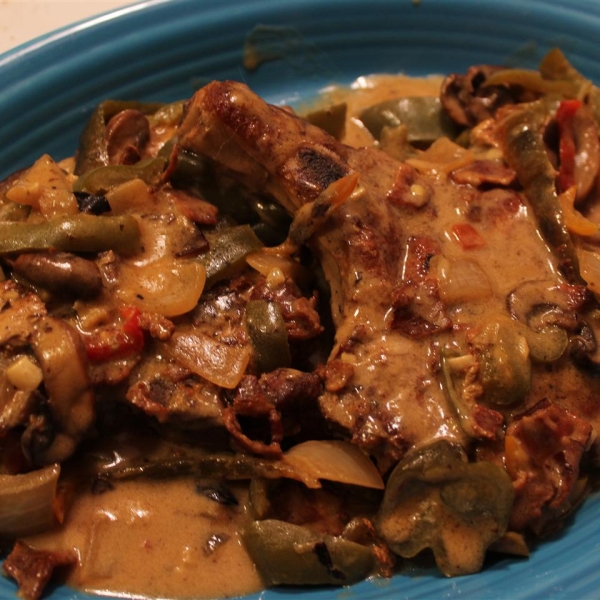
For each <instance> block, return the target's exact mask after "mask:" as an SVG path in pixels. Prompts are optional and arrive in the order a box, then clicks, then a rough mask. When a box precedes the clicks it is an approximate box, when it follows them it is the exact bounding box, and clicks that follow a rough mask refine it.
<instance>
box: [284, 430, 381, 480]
mask: <svg viewBox="0 0 600 600" xmlns="http://www.w3.org/2000/svg"><path fill="white" fill-rule="evenodd" d="M283 460H284V461H285V462H286V463H288V464H290V465H292V466H293V467H295V468H296V469H297V470H298V471H300V472H304V473H307V474H309V475H310V476H311V477H314V478H315V479H327V480H328V481H337V482H339V483H347V484H351V485H358V486H361V487H367V488H374V489H377V490H382V489H383V488H384V487H385V485H384V483H383V479H381V475H380V474H379V471H378V470H377V468H376V467H375V465H374V464H373V463H372V462H371V460H370V459H369V457H368V456H367V455H366V454H365V453H364V452H362V451H361V450H360V449H359V448H357V447H356V446H353V445H352V444H350V443H348V442H342V441H337V440H310V441H308V442H303V443H301V444H298V445H296V446H294V447H292V448H290V450H288V452H286V454H285V456H284V458H283Z"/></svg>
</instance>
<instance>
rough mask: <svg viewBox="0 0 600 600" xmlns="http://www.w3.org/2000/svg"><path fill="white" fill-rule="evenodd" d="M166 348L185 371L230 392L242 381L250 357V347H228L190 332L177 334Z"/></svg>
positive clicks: (207, 337) (205, 336)
mask: <svg viewBox="0 0 600 600" xmlns="http://www.w3.org/2000/svg"><path fill="white" fill-rule="evenodd" d="M167 347H168V349H169V352H170V354H171V355H172V356H173V358H175V359H176V360H177V361H178V362H180V363H181V364H182V365H183V366H184V367H186V368H188V369H189V370H190V371H192V372H193V373H196V374H197V375H200V376H201V377H204V379H206V380H207V381H210V382H211V383H214V384H215V385H220V386H221V387H224V388H227V389H233V388H234V387H235V386H236V385H237V384H238V383H239V382H240V381H241V379H242V375H243V374H244V372H245V371H246V366H247V365H248V361H249V360H250V353H251V350H250V347H249V346H239V345H238V346H228V345H226V344H223V343H222V342H219V341H217V340H215V339H214V338H211V337H209V336H207V335H203V334H201V333H193V332H187V333H185V332H180V333H176V334H175V335H174V336H173V337H172V338H171V340H170V341H169V344H168V346H167Z"/></svg>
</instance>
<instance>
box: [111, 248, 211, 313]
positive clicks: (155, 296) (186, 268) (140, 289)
mask: <svg viewBox="0 0 600 600" xmlns="http://www.w3.org/2000/svg"><path fill="white" fill-rule="evenodd" d="M205 283H206V270H205V268H204V265H203V264H202V263H201V262H199V261H197V260H194V259H189V258H172V257H163V258H159V259H158V260H155V261H152V262H149V263H147V264H144V265H135V264H126V263H123V264H122V265H121V268H120V271H119V287H118V288H117V290H116V295H117V297H118V298H119V300H121V301H122V302H123V303H124V304H126V305H133V306H137V307H138V308H139V309H140V310H145V311H149V312H156V313H158V314H161V315H163V316H165V317H176V316H179V315H183V314H185V313H186V312H189V311H190V310H192V309H193V308H194V307H195V306H196V304H198V300H199V299H200V296H201V295H202V291H203V290H204V284H205Z"/></svg>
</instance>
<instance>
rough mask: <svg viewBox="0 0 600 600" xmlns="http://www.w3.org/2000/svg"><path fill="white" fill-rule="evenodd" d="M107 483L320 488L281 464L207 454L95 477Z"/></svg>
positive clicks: (131, 464)
mask: <svg viewBox="0 0 600 600" xmlns="http://www.w3.org/2000/svg"><path fill="white" fill-rule="evenodd" d="M96 474H97V476H98V477H99V478H101V479H105V480H107V481H128V480H132V479H138V478H147V479H155V480H156V479H173V478H176V477H189V476H194V477H218V478H219V479H226V480H228V481H241V480H246V479H254V478H256V477H260V478H265V479H280V478H282V477H285V478H287V479H294V480H296V481H300V482H302V483H303V484H304V485H306V486H307V487H308V488H311V489H318V488H320V487H321V484H320V483H319V481H318V480H317V479H315V478H314V477H312V476H311V475H310V474H308V473H304V472H301V471H300V470H298V469H297V468H295V467H293V466H291V465H289V464H288V463H286V462H285V461H281V460H267V459H264V458H259V457H256V456H249V455H246V454H226V453H216V454H206V455H204V456H190V457H182V458H159V459H151V460H147V459H144V460H131V461H128V462H127V464H126V465H116V466H110V467H102V468H100V469H99V470H98V472H97V473H96Z"/></svg>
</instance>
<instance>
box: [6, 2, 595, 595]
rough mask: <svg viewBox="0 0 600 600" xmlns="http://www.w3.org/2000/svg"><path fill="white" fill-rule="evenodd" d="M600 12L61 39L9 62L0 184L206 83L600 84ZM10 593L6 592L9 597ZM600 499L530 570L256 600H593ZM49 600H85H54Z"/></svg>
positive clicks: (284, 5) (442, 6)
mask: <svg viewBox="0 0 600 600" xmlns="http://www.w3.org/2000/svg"><path fill="white" fill-rule="evenodd" d="M257 26H261V27H262V29H261V35H262V39H263V49H267V50H268V51H269V52H270V54H271V56H272V60H269V61H267V62H264V63H263V64H262V65H261V66H260V67H259V68H258V69H256V70H254V71H249V70H247V69H245V68H244V66H243V47H244V40H245V39H246V36H247V35H248V34H250V32H252V31H254V32H256V29H255V28H256V27H257ZM599 40H600V3H597V2H596V1H595V0H578V1H577V2H575V1H574V0H564V1H556V0H545V1H541V0H503V1H502V2H499V1H498V0H472V1H467V0H420V1H417V0H413V1H411V0H367V1H364V2H363V1H360V0H354V1H352V0H349V1H338V0H285V1H281V2H273V1H272V0H237V1H233V0H231V1H226V0H217V1H212V0H202V1H201V2H200V1H198V0H156V1H152V0H151V1H149V2H141V3H138V4H135V5H132V6H131V7H128V8H126V9H123V10H119V11H116V12H114V13H109V14H106V15H102V16H100V17H98V18H95V19H91V20H89V21H86V22H82V23H79V24H76V25H74V26H72V27H69V28H66V29H63V30H60V31H57V32H55V33H52V34H50V35H48V36H45V37H44V38H41V39H39V40H36V41H34V42H33V43H30V44H27V45H25V46H21V47H20V48H17V49H16V50H14V51H11V52H10V53H7V54H4V55H2V56H0V82H1V84H0V142H1V143H0V177H4V176H6V175H7V174H9V173H10V172H12V171H14V170H16V169H18V168H23V167H25V166H27V165H29V164H30V163H31V162H32V161H33V160H35V159H36V158H37V157H39V156H40V155H41V154H42V153H44V152H47V153H49V154H50V155H52V156H53V157H54V158H56V159H60V158H63V157H65V156H68V155H69V154H71V153H73V151H74V149H75V147H76V144H77V140H78V136H79V132H80V131H81V128H82V126H83V124H84V123H85V120H86V118H87V117H88V115H89V113H90V111H91V109H92V108H93V107H94V105H95V104H97V103H98V102H99V101H101V100H103V99H105V98H107V97H112V98H121V99H128V98H135V99H143V100H165V101H169V100H175V99H178V98H185V97H188V96H190V95H191V94H192V92H193V91H194V89H196V88H197V87H199V86H201V85H202V84H203V83H205V82H207V81H208V80H211V79H223V78H230V79H238V80H243V81H245V82H246V83H248V84H249V85H250V86H251V88H253V89H254V90H255V91H256V92H258V93H259V94H261V95H262V96H264V97H265V98H266V99H267V100H269V101H271V102H276V103H283V102H286V103H297V102H301V101H302V100H303V99H307V98H310V97H311V96H313V95H314V94H315V93H316V92H317V91H318V90H319V89H321V88H322V87H323V86H325V85H327V84H330V83H341V84H344V83H349V82H350V81H352V80H353V79H354V78H355V77H357V76H358V75H361V74H366V73H371V72H382V71H388V72H400V71H402V72H405V73H408V74H411V75H425V74H429V73H447V72H450V71H461V70H464V69H465V68H466V67H468V66H470V65H471V64H475V63H503V64H507V65H511V66H514V65H518V66H524V67H536V66H537V65H538V62H539V60H540V58H541V57H542V56H543V55H544V53H545V52H546V51H547V50H549V49H550V48H551V47H553V46H560V47H561V48H562V49H563V51H564V52H565V53H566V54H567V56H568V57H569V59H570V60H571V62H572V63H573V64H574V65H575V66H576V67H577V68H578V69H579V70H581V71H582V72H583V73H584V74H585V75H586V76H588V77H590V78H592V79H594V80H596V81H597V82H600V42H599ZM15 590H16V588H15V586H14V584H13V583H12V582H11V581H8V580H0V598H2V599H4V600H8V599H12V598H14V594H15ZM599 594H600V499H599V498H594V497H592V498H590V499H589V500H588V501H587V502H586V503H585V505H584V506H583V508H582V509H581V510H579V511H578V512H577V513H576V515H575V516H574V518H573V519H571V520H570V521H569V522H568V523H567V525H566V528H565V529H564V531H563V532H562V533H561V534H560V535H557V536H555V537H553V538H551V539H547V540H546V541H545V542H544V543H542V544H540V545H539V546H538V547H536V548H534V550H533V552H532V555H531V557H530V558H529V559H527V560H522V559H505V560H500V561H497V562H494V563H493V564H490V565H488V566H487V568H486V569H485V570H484V571H483V572H482V573H479V574H477V575H472V576H468V577H460V578H456V579H446V578H444V577H442V576H440V575H439V574H437V573H435V572H429V571H427V572H424V571H418V572H410V573H406V574H401V575H398V576H396V577H394V578H393V579H391V580H386V581H366V582H363V583H360V584H358V585H355V586H353V587H350V588H346V589H316V590H310V591H308V590H304V589H302V590H299V589H280V590H271V591H268V592H265V593H264V594H259V595H254V596H251V597H250V598H253V599H255V600H258V599H259V598H260V599H261V600H288V599H291V598H294V599H298V600H300V599H302V600H334V599H340V600H342V599H343V600H351V599H353V598H360V599H361V600H362V599H373V600H375V599H379V600H384V599H389V598H394V599H396V600H400V599H403V598H407V599H411V600H416V599H425V598H427V599H428V598H436V599H441V598H477V599H491V598H510V599H517V598H540V599H541V598H544V599H549V598H564V599H565V600H566V599H569V600H571V599H574V598H578V599H583V598H598V597H599ZM48 597H49V598H51V599H52V600H67V599H77V600H80V599H84V598H88V596H86V595H85V594H80V593H76V592H73V591H72V590H70V589H66V588H62V587H59V588H57V589H54V590H51V591H50V593H49V595H48Z"/></svg>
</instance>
